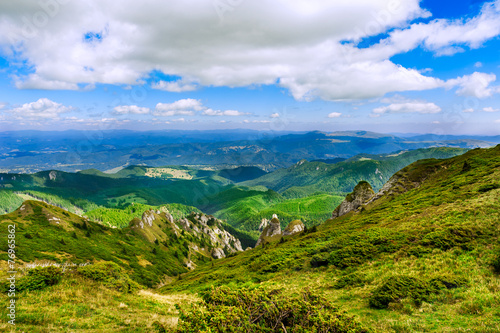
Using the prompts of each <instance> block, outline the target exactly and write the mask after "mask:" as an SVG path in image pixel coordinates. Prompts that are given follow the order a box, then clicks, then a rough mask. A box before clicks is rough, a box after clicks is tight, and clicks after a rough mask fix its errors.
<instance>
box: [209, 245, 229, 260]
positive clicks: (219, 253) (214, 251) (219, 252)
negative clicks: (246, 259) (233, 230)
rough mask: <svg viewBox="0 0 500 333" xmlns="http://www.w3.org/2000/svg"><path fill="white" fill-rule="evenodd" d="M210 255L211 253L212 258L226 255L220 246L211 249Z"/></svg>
mask: <svg viewBox="0 0 500 333" xmlns="http://www.w3.org/2000/svg"><path fill="white" fill-rule="evenodd" d="M211 255H212V258H214V259H221V258H225V257H226V254H225V253H224V250H222V249H221V248H218V247H216V248H214V249H212V253H211Z"/></svg>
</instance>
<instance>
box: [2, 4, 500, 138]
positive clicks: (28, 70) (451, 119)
mask: <svg viewBox="0 0 500 333" xmlns="http://www.w3.org/2000/svg"><path fill="white" fill-rule="evenodd" d="M0 31H2V34H1V35H0V131H7V130H19V129H40V130H64V129H115V128H116V129H120V128H126V129H135V130H149V129H230V128H250V129H262V130H297V131H303V130H323V131H336V130H354V129H363V130H371V131H376V132H407V133H435V134H490V135H498V134H500V131H499V128H500V84H499V83H498V80H497V78H498V77H499V76H500V73H499V71H500V38H499V35H500V1H458V2H457V1H449V0H445V1H418V0H336V1H334V0H273V1H271V0H260V1H250V0H237V1H235V0H232V1H228V0H213V1H202V0H190V1H171V2H168V3H167V2H164V1H160V0H151V1H148V2H147V3H140V2H137V1H131V0H124V1H120V2H116V1H115V2H113V1H111V0H103V1H97V0H90V1H85V2H77V1H68V0H45V1H40V2H38V1H28V0H20V1H16V2H3V3H1V4H0Z"/></svg>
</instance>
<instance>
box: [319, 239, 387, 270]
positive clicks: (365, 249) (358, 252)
mask: <svg viewBox="0 0 500 333" xmlns="http://www.w3.org/2000/svg"><path fill="white" fill-rule="evenodd" d="M377 252H378V249H377V247H375V246H374V245H372V244H370V243H365V242H359V243H356V244H354V245H349V246H346V247H344V248H342V249H340V250H338V251H334V252H332V253H330V257H329V259H328V261H329V262H330V263H331V264H333V265H335V266H337V267H340V268H346V267H351V266H356V265H359V264H361V263H363V262H364V261H366V260H368V259H371V258H373V256H374V255H375V254H376V253H377Z"/></svg>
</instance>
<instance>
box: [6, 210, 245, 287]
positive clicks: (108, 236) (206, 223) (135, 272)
mask: <svg viewBox="0 0 500 333" xmlns="http://www.w3.org/2000/svg"><path fill="white" fill-rule="evenodd" d="M176 213H177V214H178V212H176ZM177 214H174V215H177ZM140 215H141V217H139V218H137V217H136V218H133V219H132V220H131V221H130V223H129V225H128V226H127V227H125V228H122V229H117V228H109V227H106V226H104V225H102V224H97V223H94V222H91V221H89V220H88V218H86V217H80V216H78V215H74V214H72V213H69V212H67V211H65V210H63V209H60V208H58V207H55V206H51V205H48V204H46V203H43V202H40V201H25V202H24V203H23V204H22V205H21V206H20V207H19V208H18V209H17V210H16V211H14V212H12V213H10V214H6V215H1V216H0V229H1V230H2V233H3V234H7V225H9V224H13V225H15V229H16V233H17V237H18V244H20V245H19V246H18V247H17V253H16V255H17V259H18V260H20V261H21V262H23V263H28V262H34V261H50V262H55V263H64V262H70V263H75V264H82V263H93V262H98V261H112V262H115V263H116V264H118V265H119V266H121V267H123V268H124V269H125V270H126V271H127V272H128V273H129V274H130V276H131V278H132V279H133V280H135V281H136V282H138V283H140V284H142V285H145V286H149V287H151V286H156V285H158V284H160V283H162V281H164V280H165V279H167V280H168V279H170V278H173V277H174V276H177V275H179V274H180V273H183V272H186V271H187V270H188V269H189V268H194V267H195V266H196V265H197V264H198V263H201V262H204V261H210V260H211V258H212V257H214V258H221V257H225V256H226V255H228V254H231V253H234V252H237V251H242V250H243V249H242V246H241V243H240V241H239V240H238V239H236V238H235V237H234V236H232V235H231V234H230V233H229V232H228V231H226V230H225V229H224V226H223V223H222V221H220V220H217V219H215V218H214V217H213V216H207V215H205V214H202V213H199V212H192V213H189V214H186V215H185V216H182V217H179V216H178V215H177V216H176V217H177V218H176V219H174V216H172V214H170V212H169V209H168V206H161V207H157V208H156V209H151V208H149V209H146V210H143V212H142V213H141V214H140ZM0 251H2V252H7V243H5V244H4V245H3V246H2V247H1V249H0Z"/></svg>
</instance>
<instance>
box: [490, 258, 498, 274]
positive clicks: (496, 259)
mask: <svg viewBox="0 0 500 333" xmlns="http://www.w3.org/2000/svg"><path fill="white" fill-rule="evenodd" d="M492 266H493V269H494V270H495V272H496V273H498V274H500V254H499V255H497V256H496V257H495V259H493V262H492Z"/></svg>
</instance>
